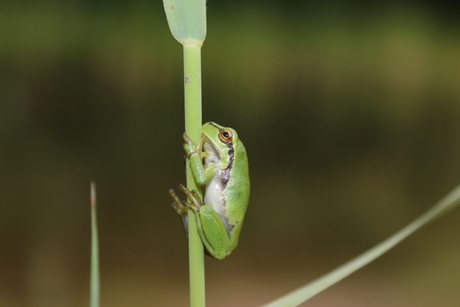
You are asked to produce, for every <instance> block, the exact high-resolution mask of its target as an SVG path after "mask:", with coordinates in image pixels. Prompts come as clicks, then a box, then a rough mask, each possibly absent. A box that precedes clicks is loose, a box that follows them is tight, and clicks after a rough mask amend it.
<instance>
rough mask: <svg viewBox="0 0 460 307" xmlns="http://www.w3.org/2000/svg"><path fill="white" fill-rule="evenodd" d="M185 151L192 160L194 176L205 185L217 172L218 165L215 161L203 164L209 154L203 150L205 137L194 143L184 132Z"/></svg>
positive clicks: (191, 167)
mask: <svg viewBox="0 0 460 307" xmlns="http://www.w3.org/2000/svg"><path fill="white" fill-rule="evenodd" d="M183 137H184V146H183V147H184V151H185V154H186V156H187V158H188V159H189V162H190V169H191V170H192V173H193V177H194V178H195V181H196V182H197V183H198V184H199V185H205V184H206V183H207V182H209V180H211V179H212V177H214V175H215V174H216V170H217V166H216V164H215V163H208V164H207V165H206V166H204V165H203V158H207V157H208V156H209V154H208V153H206V152H203V151H202V148H203V142H204V140H205V137H204V136H202V137H201V140H200V143H199V144H194V143H193V142H192V140H191V139H190V138H189V137H188V136H187V135H186V134H185V133H184V135H183Z"/></svg>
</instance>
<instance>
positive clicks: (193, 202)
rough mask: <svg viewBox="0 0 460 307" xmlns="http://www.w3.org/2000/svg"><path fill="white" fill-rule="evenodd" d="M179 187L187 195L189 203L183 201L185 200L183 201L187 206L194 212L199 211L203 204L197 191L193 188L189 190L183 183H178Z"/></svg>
mask: <svg viewBox="0 0 460 307" xmlns="http://www.w3.org/2000/svg"><path fill="white" fill-rule="evenodd" d="M179 189H181V190H182V191H183V192H184V193H185V195H187V198H188V199H189V200H190V203H188V202H185V201H184V202H183V203H184V204H185V205H186V206H187V207H188V208H190V209H192V210H194V211H196V212H198V211H200V208H201V207H202V206H203V203H202V202H201V199H200V197H199V196H198V193H197V192H196V191H195V190H192V191H190V190H189V189H187V188H186V187H185V186H184V185H183V184H180V185H179Z"/></svg>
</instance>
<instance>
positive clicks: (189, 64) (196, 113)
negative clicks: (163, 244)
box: [183, 43, 205, 307]
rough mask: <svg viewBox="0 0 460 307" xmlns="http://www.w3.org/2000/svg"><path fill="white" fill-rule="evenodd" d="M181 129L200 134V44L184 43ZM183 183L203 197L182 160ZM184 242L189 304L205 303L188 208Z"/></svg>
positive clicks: (197, 137)
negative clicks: (185, 245) (186, 244)
mask: <svg viewBox="0 0 460 307" xmlns="http://www.w3.org/2000/svg"><path fill="white" fill-rule="evenodd" d="M183 46H184V93H185V133H186V134H187V135H188V137H189V138H190V139H191V140H192V141H193V142H194V143H198V142H199V141H200V138H201V47H200V46H197V45H196V44H193V43H190V44H187V43H184V44H183ZM186 177H187V187H188V189H189V190H195V191H197V192H198V195H199V196H200V198H201V199H202V198H203V195H202V191H201V187H199V186H198V185H197V184H196V182H195V179H194V178H193V175H192V172H191V170H190V166H189V161H188V160H187V162H186ZM188 242H189V266H190V268H189V269H190V272H189V274H190V306H192V307H202V306H205V283H204V253H203V243H202V242H201V239H200V236H199V234H198V231H197V226H196V221H195V217H194V213H193V212H192V211H191V210H189V211H188Z"/></svg>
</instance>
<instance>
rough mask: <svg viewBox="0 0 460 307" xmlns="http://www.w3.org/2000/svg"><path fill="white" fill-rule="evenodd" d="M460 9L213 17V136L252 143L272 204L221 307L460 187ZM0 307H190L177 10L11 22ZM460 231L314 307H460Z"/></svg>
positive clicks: (310, 7)
mask: <svg viewBox="0 0 460 307" xmlns="http://www.w3.org/2000/svg"><path fill="white" fill-rule="evenodd" d="M459 13H460V12H459V2H458V1H455V2H454V1H428V0H425V1H374V2H369V1H346V2H345V1H326V2H321V3H320V4H318V3H315V2H313V1H308V2H304V1H289V2H286V1H252V2H248V1H231V2H229V1H225V2H224V1H209V2H208V35H207V39H206V41H205V44H204V47H203V51H202V56H203V59H202V62H203V86H204V88H203V120H204V121H211V120H212V121H216V122H218V123H220V124H222V125H226V126H231V127H233V128H235V129H236V130H237V131H238V132H239V135H240V136H241V138H242V139H243V141H244V142H245V145H246V148H247V150H248V153H249V158H250V166H251V167H250V171H251V179H252V199H251V203H250V207H249V211H248V213H247V218H246V223H245V227H244V230H243V233H242V236H241V240H240V246H239V247H238V249H237V250H236V251H235V252H234V253H233V254H232V255H231V257H229V258H228V259H226V260H224V261H215V260H212V259H206V264H207V267H206V274H207V275H206V278H207V297H208V305H209V306H258V305H261V304H263V303H267V302H268V301H270V300H272V299H274V298H276V297H278V296H280V295H282V294H285V293H287V292H288V291H291V290H293V289H294V288H296V287H298V286H300V285H303V284H305V283H307V282H308V281H311V280H312V279H314V278H316V277H318V276H320V275H322V274H324V273H326V272H328V271H329V270H331V269H333V268H335V267H337V266H338V265H340V264H342V263H343V262H345V261H347V260H349V259H351V258H352V257H354V256H356V255H358V254H359V253H361V252H363V251H364V250H366V249H368V248H370V247H371V246H373V245H374V244H376V243H378V242H380V241H381V240H383V239H384V238H386V237H388V236H389V235H391V234H392V233H394V232H395V231H397V230H399V229H400V228H402V227H403V226H404V225H406V224H407V223H409V222H410V221H412V220H413V219H414V218H416V217H417V216H419V215H420V214H422V213H423V212H424V211H425V210H427V209H428V208H429V207H430V206H431V205H432V204H434V202H436V201H437V200H438V199H440V198H441V197H442V196H444V195H445V194H446V193H447V192H449V191H450V190H451V189H452V188H454V187H455V186H456V185H457V184H459V183H460V175H459V174H460V121H459V118H460V104H459V99H460V86H459V84H460V36H459V34H460V24H459V19H458V16H459ZM0 20H1V24H2V25H1V27H0V42H1V43H0V141H1V144H2V146H1V150H0V204H1V207H0V208H1V211H0V212H1V213H0V306H13V307H15V306H47V307H48V306H50V307H53V306H87V305H88V288H89V286H88V281H89V252H90V250H89V247H90V216H89V214H90V205H89V201H90V197H89V186H90V181H91V180H95V181H96V184H97V193H98V210H99V211H98V215H99V230H100V245H101V251H100V253H101V274H102V289H101V291H102V305H103V306H187V305H188V260H187V244H186V239H185V237H184V235H183V231H182V227H181V224H180V221H179V218H178V217H177V216H176V214H175V212H174V210H173V209H172V208H171V207H170V203H171V199H170V197H169V195H168V193H167V191H168V189H169V188H171V187H177V185H178V184H179V183H181V182H184V163H183V152H182V148H181V143H182V139H181V135H182V133H183V130H184V124H183V117H184V115H183V89H182V86H183V85H182V80H183V79H182V48H181V46H180V45H179V44H178V43H177V42H176V41H175V40H174V39H173V38H172V36H171V35H170V32H169V29H168V26H167V22H166V18H165V16H164V12H163V6H162V2H161V1H159V0H158V1H129V2H127V1H107V0H99V1H88V0H86V1H83V0H74V1H57V0H56V1H51V0H50V1H45V0H43V1H20V2H19V1H18V2H16V3H14V4H13V3H2V4H0ZM459 221H460V213H459V212H458V211H454V212H453V213H451V214H450V215H449V216H447V217H444V218H443V219H442V220H439V221H438V222H436V223H434V224H432V225H430V226H429V227H427V228H425V229H423V230H422V231H420V232H418V233H417V234H416V235H414V236H412V237H410V238H409V239H408V240H406V241H404V243H403V244H401V245H400V246H398V247H397V248H395V249H394V250H392V251H391V252H389V253H388V254H386V255H384V256H383V257H382V258H380V259H379V260H377V261H375V262H373V263H372V264H370V265H369V266H367V267H366V268H364V269H362V270H361V271H359V272H357V273H355V274H354V275H352V276H351V277H349V278H347V279H345V280H344V281H342V282H341V283H339V284H337V285H335V286H334V287H332V288H331V289H329V290H327V291H326V292H324V293H322V294H320V295H318V296H317V297H315V298H314V299H313V300H311V301H310V302H309V303H306V304H305V306H341V307H343V306H354V307H356V306H374V307H375V306H377V307H379V306H422V307H423V306H426V307H428V306H444V307H449V306H459V305H460V292H459V291H458V285H459V284H460V266H459V265H458V259H459V257H460V245H459V244H458V242H459V239H460V235H459V233H460V223H459Z"/></svg>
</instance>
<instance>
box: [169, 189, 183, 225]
mask: <svg viewBox="0 0 460 307" xmlns="http://www.w3.org/2000/svg"><path fill="white" fill-rule="evenodd" d="M169 194H170V195H171V197H172V198H173V202H172V204H171V206H172V207H173V208H174V210H176V212H177V214H179V215H180V217H182V218H183V217H185V216H187V206H186V205H184V203H183V202H182V201H181V200H180V199H179V197H178V196H177V195H176V192H174V190H173V189H170V190H169Z"/></svg>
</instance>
